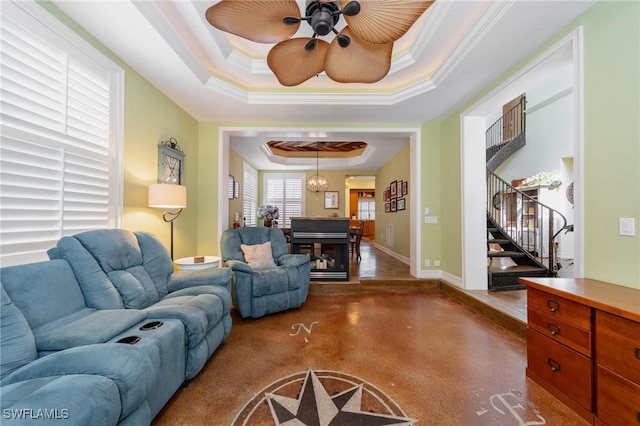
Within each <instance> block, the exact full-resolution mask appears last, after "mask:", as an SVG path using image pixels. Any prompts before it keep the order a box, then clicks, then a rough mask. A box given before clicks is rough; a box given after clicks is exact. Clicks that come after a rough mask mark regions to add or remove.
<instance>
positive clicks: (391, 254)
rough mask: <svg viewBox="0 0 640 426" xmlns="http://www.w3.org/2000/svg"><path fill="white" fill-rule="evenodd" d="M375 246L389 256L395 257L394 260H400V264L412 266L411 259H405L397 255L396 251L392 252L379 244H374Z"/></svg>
mask: <svg viewBox="0 0 640 426" xmlns="http://www.w3.org/2000/svg"><path fill="white" fill-rule="evenodd" d="M373 245H374V246H375V247H376V248H377V249H378V250H380V251H382V252H384V253H386V254H388V255H389V256H391V257H393V258H394V259H397V260H399V261H400V262H402V263H404V264H405V265H407V266H408V265H410V264H411V259H409V258H408V257H404V256H402V255H400V254H398V253H396V252H395V251H392V250H390V249H388V248H386V247H384V246H381V245H380V244H378V243H375V242H374V243H373Z"/></svg>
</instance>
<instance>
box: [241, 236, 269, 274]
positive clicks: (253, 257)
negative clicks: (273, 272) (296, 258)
mask: <svg viewBox="0 0 640 426" xmlns="http://www.w3.org/2000/svg"><path fill="white" fill-rule="evenodd" d="M240 248H241V249H242V253H244V259H245V260H246V261H247V263H248V264H249V266H251V267H252V268H253V269H269V268H275V267H276V264H275V263H274V261H273V252H272V251H271V242H270V241H267V242H266V243H264V244H252V245H247V244H240Z"/></svg>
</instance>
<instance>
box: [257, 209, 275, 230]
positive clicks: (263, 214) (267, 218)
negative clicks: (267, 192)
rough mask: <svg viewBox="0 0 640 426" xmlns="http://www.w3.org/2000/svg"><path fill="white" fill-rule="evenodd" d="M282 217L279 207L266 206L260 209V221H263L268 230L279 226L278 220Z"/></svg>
mask: <svg viewBox="0 0 640 426" xmlns="http://www.w3.org/2000/svg"><path fill="white" fill-rule="evenodd" d="M279 217H280V210H279V209H278V206H272V205H266V206H260V207H259V208H258V219H262V223H263V225H264V226H266V227H267V228H271V227H272V226H277V225H278V221H277V220H276V219H278V218H279Z"/></svg>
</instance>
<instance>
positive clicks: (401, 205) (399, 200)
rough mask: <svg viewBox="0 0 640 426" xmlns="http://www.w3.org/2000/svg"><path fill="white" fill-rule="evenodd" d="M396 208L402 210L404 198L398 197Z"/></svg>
mask: <svg viewBox="0 0 640 426" xmlns="http://www.w3.org/2000/svg"><path fill="white" fill-rule="evenodd" d="M397 204H398V205H397V208H398V210H404V198H398V203H397Z"/></svg>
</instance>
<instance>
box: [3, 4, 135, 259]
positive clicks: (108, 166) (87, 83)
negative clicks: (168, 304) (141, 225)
mask: <svg viewBox="0 0 640 426" xmlns="http://www.w3.org/2000/svg"><path fill="white" fill-rule="evenodd" d="M39 9H41V8H39V7H37V9H34V8H33V7H32V6H30V4H29V3H28V2H26V3H21V4H15V3H10V2H5V3H4V4H3V12H2V16H1V18H0V19H1V21H0V22H1V29H0V44H1V51H0V55H1V56H0V126H1V128H0V130H1V135H0V249H1V250H0V264H2V266H7V265H14V264H20V263H28V262H34V261H39V260H45V259H47V255H46V250H47V249H49V248H51V247H53V246H54V245H55V243H56V241H57V240H58V239H59V238H60V237H62V236H64V235H70V234H74V233H77V232H81V231H85V230H89V229H97V228H107V227H114V226H116V225H117V224H118V222H119V214H120V209H121V202H120V201H119V200H118V198H116V197H121V194H120V192H121V191H120V190H119V188H120V187H121V185H122V174H121V173H117V167H119V165H117V164H116V163H117V162H116V158H117V152H118V150H117V147H118V143H121V137H120V136H119V134H120V132H119V130H120V127H119V123H120V121H121V120H119V119H118V118H119V117H121V114H122V111H121V110H120V104H121V102H120V99H121V97H122V94H121V87H122V86H121V84H120V82H121V80H120V79H121V78H122V76H121V70H120V69H119V68H118V67H116V66H115V65H114V64H113V63H111V62H110V61H108V60H107V59H106V58H104V57H103V56H102V55H100V54H99V53H97V51H95V49H93V48H90V50H91V51H90V52H89V54H86V53H85V51H86V49H87V46H88V45H87V44H86V42H84V41H83V40H82V39H80V38H79V37H78V36H77V35H75V34H73V33H71V32H70V31H69V30H66V31H65V30H62V31H61V30H60V28H61V27H60V25H61V24H59V23H56V21H55V20H53V18H52V17H50V16H48V15H46V13H45V12H43V11H41V10H40V11H39ZM34 14H35V15H37V19H36V18H34V17H33V16H32V15H34ZM43 22H48V23H49V25H50V26H47V25H43ZM75 46H80V47H75ZM96 55H99V56H98V60H96Z"/></svg>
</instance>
